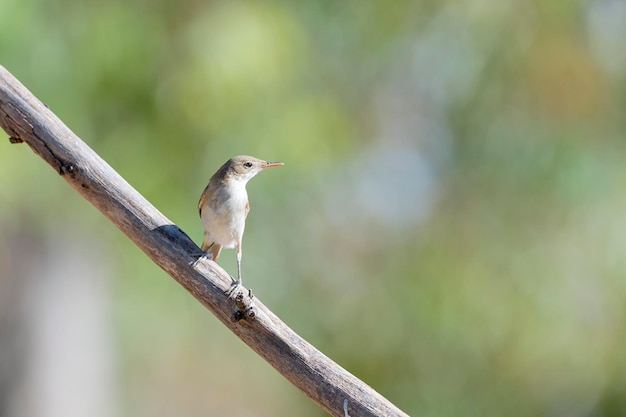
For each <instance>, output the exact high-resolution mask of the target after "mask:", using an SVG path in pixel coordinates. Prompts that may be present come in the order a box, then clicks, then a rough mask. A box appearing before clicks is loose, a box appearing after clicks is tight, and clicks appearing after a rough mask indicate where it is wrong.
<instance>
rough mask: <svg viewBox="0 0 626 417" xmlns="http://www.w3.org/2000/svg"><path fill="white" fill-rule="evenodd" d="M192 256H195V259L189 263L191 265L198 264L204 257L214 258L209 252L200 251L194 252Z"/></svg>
mask: <svg viewBox="0 0 626 417" xmlns="http://www.w3.org/2000/svg"><path fill="white" fill-rule="evenodd" d="M191 256H192V257H193V258H195V259H194V260H193V261H191V262H189V265H191V266H196V265H197V264H198V262H200V261H202V260H203V259H213V257H212V256H211V255H210V254H209V253H207V252H198V253H194V254H192V255H191Z"/></svg>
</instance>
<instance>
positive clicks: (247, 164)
mask: <svg viewBox="0 0 626 417" xmlns="http://www.w3.org/2000/svg"><path fill="white" fill-rule="evenodd" d="M243 166H244V167H246V168H252V162H244V163H243Z"/></svg>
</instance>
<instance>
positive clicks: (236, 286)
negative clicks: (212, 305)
mask: <svg viewBox="0 0 626 417" xmlns="http://www.w3.org/2000/svg"><path fill="white" fill-rule="evenodd" d="M231 278H232V277H231ZM241 288H242V285H241V280H240V279H238V280H235V279H233V283H232V284H231V286H230V288H229V289H228V291H226V295H228V298H230V299H233V300H234V299H235V298H237V295H238V294H239V293H240V292H241Z"/></svg>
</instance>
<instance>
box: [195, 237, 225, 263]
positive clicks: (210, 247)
mask: <svg viewBox="0 0 626 417" xmlns="http://www.w3.org/2000/svg"><path fill="white" fill-rule="evenodd" d="M200 249H202V252H207V253H210V254H211V259H213V260H214V261H217V257H218V256H220V252H221V251H222V245H220V244H219V243H215V242H208V241H206V240H205V241H204V242H203V243H202V247H201V248H200Z"/></svg>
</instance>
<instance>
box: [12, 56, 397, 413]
mask: <svg viewBox="0 0 626 417" xmlns="http://www.w3.org/2000/svg"><path fill="white" fill-rule="evenodd" d="M0 126H2V128H3V129H4V130H5V131H6V132H7V133H8V134H9V136H10V141H11V143H20V142H25V143H27V144H28V145H29V146H30V147H31V149H32V150H33V151H34V152H35V153H36V154H37V155H39V156H40V157H42V158H43V159H44V160H45V161H46V162H47V163H48V164H50V165H51V166H52V167H53V168H54V169H55V170H56V171H57V172H58V173H59V174H60V175H62V176H63V178H64V179H65V180H66V181H67V182H68V183H69V184H70V185H71V186H72V187H73V188H74V189H75V190H76V191H77V192H78V193H79V194H80V195H82V196H83V197H84V198H85V199H87V201H89V202H90V203H91V204H93V205H94V206H95V207H96V208H97V209H98V210H100V211H101V212H102V213H103V214H104V215H105V216H106V217H107V218H108V219H109V220H111V222H112V223H113V224H114V225H115V226H117V227H118V228H119V229H120V230H121V231H122V232H124V233H125V234H126V235H127V236H128V237H129V238H130V239H131V240H132V241H133V242H134V243H135V244H136V245H137V246H138V247H139V248H140V249H141V250H143V251H144V252H145V253H146V255H148V256H149V257H150V258H151V259H152V260H153V261H154V263H156V264H157V265H158V266H159V267H161V268H162V269H163V270H165V272H167V273H168V274H169V275H170V276H171V277H172V278H174V279H175V280H176V281H178V283H179V284H181V285H182V286H183V287H184V288H185V289H186V290H187V291H189V292H190V293H191V294H192V295H193V296H194V297H195V298H196V299H197V300H198V301H199V302H200V303H202V304H203V305H204V306H205V307H206V308H208V309H209V310H210V311H211V312H212V313H213V314H214V315H215V316H216V317H217V318H218V319H219V320H220V321H222V323H224V325H225V326H227V327H228V328H229V329H230V330H231V331H232V332H233V333H235V334H236V335H237V336H238V337H239V338H240V339H241V340H243V341H244V343H246V344H247V345H248V346H250V347H251V348H252V350H254V351H255V352H256V353H258V354H259V355H260V356H261V357H263V358H264V359H265V360H266V361H267V362H269V363H270V364H271V365H272V366H273V367H274V368H275V369H276V370H277V371H278V372H280V373H281V374H282V375H283V376H284V377H285V378H287V379H288V380H289V381H290V382H291V383H292V384H294V385H295V386H296V387H298V388H299V389H300V390H301V391H302V392H304V393H305V394H306V395H307V396H308V397H310V398H311V399H312V400H313V401H315V402H316V403H317V404H319V405H320V406H321V407H322V408H324V409H325V410H326V411H328V412H329V413H330V414H331V415H333V416H340V417H341V416H344V415H345V414H347V410H349V411H350V415H351V416H352V417H358V416H406V414H405V413H403V412H402V411H400V410H399V409H398V408H397V407H395V406H394V405H393V404H392V403H390V402H389V401H388V400H387V399H385V398H384V397H383V396H381V395H380V394H378V393H377V392H376V391H374V390H373V389H372V388H371V387H369V386H368V385H367V384H365V383H364V382H362V381H360V380H359V379H358V378H356V377H355V376H353V375H352V374H350V373H349V372H347V371H346V370H345V369H343V368H342V367H340V366H339V365H337V364H336V363H335V362H333V361H332V360H330V359H329V358H328V357H326V356H325V355H324V354H322V353H321V352H319V351H318V350H317V349H315V348H314V347H313V346H311V345H310V344H309V343H308V342H307V341H306V340H304V339H302V338H301V337H300V336H298V335H297V334H296V333H295V332H294V331H293V330H291V329H290V328H289V327H287V325H286V324H285V323H283V322H282V321H281V320H280V319H279V318H278V317H276V316H275V315H274V314H273V313H272V312H271V311H270V310H269V309H268V308H267V307H265V306H264V305H263V304H262V303H261V302H260V301H259V300H258V299H256V298H255V299H254V300H253V301H250V299H248V298H247V297H245V299H242V298H240V299H238V300H236V301H235V302H233V301H232V300H229V299H228V297H227V296H226V295H225V291H226V290H227V289H228V288H229V286H230V283H231V279H230V277H229V276H228V274H226V272H225V271H224V270H223V269H221V268H220V267H219V266H218V265H217V264H216V263H215V262H213V261H209V260H206V261H201V262H198V263H197V265H196V266H190V262H192V261H193V260H194V259H195V257H194V255H196V254H197V253H198V252H199V250H200V249H199V248H198V247H197V246H196V245H195V244H194V243H193V242H192V241H191V239H190V238H189V237H188V236H187V235H186V234H185V233H184V232H183V231H182V230H180V229H179V228H178V227H177V226H176V225H174V224H173V223H172V222H171V221H170V220H168V219H167V218H166V217H165V216H164V215H163V214H161V213H160V212H159V211H158V210H157V209H156V208H155V207H153V206H152V205H151V204H150V203H149V202H148V201H147V200H146V199H145V198H144V197H143V196H141V194H139V193H138V192H137V191H136V190H135V189H134V188H133V187H131V186H130V184H128V183H127V182H126V181H125V180H124V179H123V178H122V177H121V176H120V175H119V174H118V173H117V172H115V171H114V170H113V168H111V167H110V166H109V165H108V164H107V163H106V162H105V161H104V160H102V158H100V157H99V156H98V155H97V154H96V153H95V152H94V151H93V150H92V149H91V148H89V147H88V146H87V145H86V144H85V143H84V142H83V141H81V140H80V139H79V138H78V137H77V136H76V135H75V134H74V133H73V132H72V131H71V130H70V129H69V128H68V127H67V126H65V125H64V124H63V122H61V120H59V119H58V118H57V117H56V116H55V115H54V114H53V113H52V112H51V111H50V110H49V109H48V108H47V107H46V106H45V105H44V104H42V103H41V102H40V101H39V100H38V99H37V98H36V97H35V96H33V95H32V93H30V92H29V91H28V90H27V89H26V88H25V87H24V86H23V85H22V84H21V83H20V82H19V81H18V80H17V79H15V77H13V76H12V75H11V74H10V73H9V72H8V71H7V70H6V69H4V68H3V67H2V66H0ZM346 404H347V408H346Z"/></svg>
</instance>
